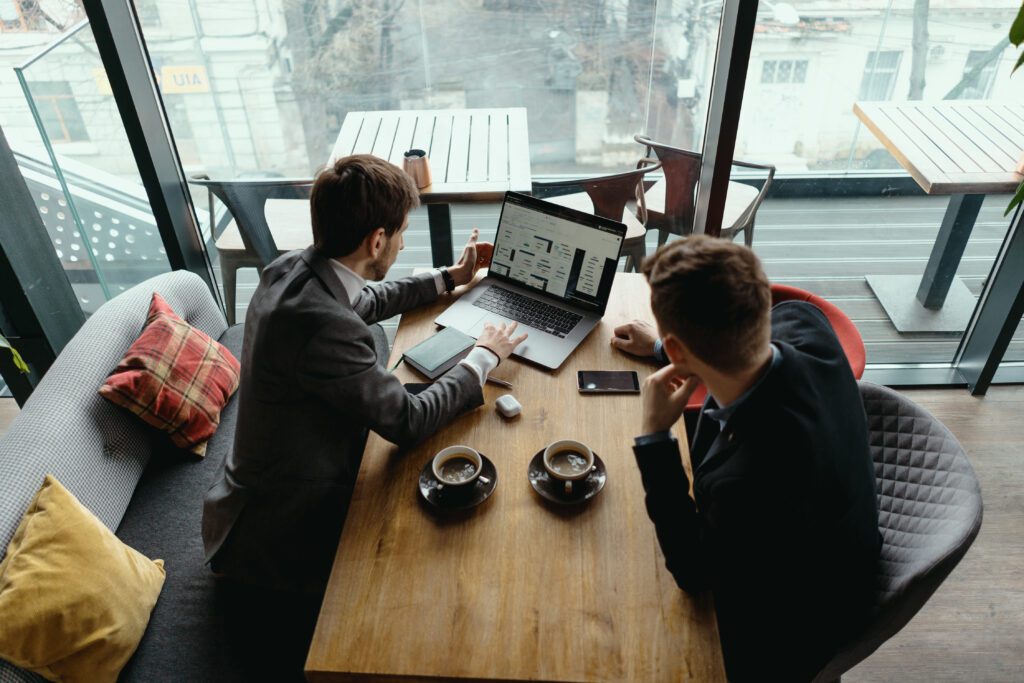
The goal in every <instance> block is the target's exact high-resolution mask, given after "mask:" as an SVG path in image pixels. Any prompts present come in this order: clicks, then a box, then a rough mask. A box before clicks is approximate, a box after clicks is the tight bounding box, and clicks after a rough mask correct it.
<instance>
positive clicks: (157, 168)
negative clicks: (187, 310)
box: [83, 0, 223, 307]
mask: <svg viewBox="0 0 1024 683" xmlns="http://www.w3.org/2000/svg"><path fill="white" fill-rule="evenodd" d="M83 4H84V5H85V11H86V14H87V15H88V17H89V24H90V27H91V28H92V32H93V35H94V36H95V37H96V45H97V48H98V49H99V52H100V57H101V58H102V59H103V67H104V69H105V70H106V72H107V80H109V81H110V88H111V90H112V91H113V93H114V100H115V101H116V102H117V109H118V111H119V112H120V114H121V121H122V122H123V124H124V128H125V132H126V133H127V134H128V141H129V142H130V143H131V147H132V153H133V154H134V155H135V163H136V164H137V165H138V168H139V175H140V176H142V184H143V185H144V186H145V188H146V194H147V195H148V196H149V204H150V208H151V209H152V211H153V217H154V218H155V219H156V224H157V227H158V228H159V229H160V236H161V238H162V239H163V243H164V249H165V250H166V251H167V258H168V260H169V261H170V264H171V268H173V269H174V270H181V269H187V270H190V271H192V272H193V273H196V274H197V275H199V276H200V277H202V278H203V279H204V280H206V284H207V285H208V286H209V287H210V291H212V292H213V296H214V298H216V299H217V301H218V302H220V301H221V297H220V292H219V291H218V288H217V286H216V283H215V280H214V276H213V268H212V265H211V263H210V261H209V258H208V257H207V255H206V252H205V251H204V249H203V243H202V236H201V232H200V230H199V219H198V217H197V216H196V213H195V209H194V208H193V207H192V199H191V196H190V195H189V191H188V186H187V184H186V181H185V176H184V173H182V170H181V163H180V160H179V159H178V152H177V149H176V148H175V147H174V141H173V137H172V134H171V131H170V127H169V126H168V124H167V116H166V114H165V112H164V108H163V102H162V100H161V99H160V96H159V94H158V90H157V84H156V79H155V77H154V75H153V69H152V65H151V62H150V59H149V53H148V52H147V50H146V47H145V44H144V43H143V41H142V32H141V29H140V27H139V24H138V21H137V20H136V17H135V13H134V10H133V9H132V3H130V2H126V1H125V0H83ZM222 307H223V305H222Z"/></svg>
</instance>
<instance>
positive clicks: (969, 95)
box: [960, 50, 1001, 100]
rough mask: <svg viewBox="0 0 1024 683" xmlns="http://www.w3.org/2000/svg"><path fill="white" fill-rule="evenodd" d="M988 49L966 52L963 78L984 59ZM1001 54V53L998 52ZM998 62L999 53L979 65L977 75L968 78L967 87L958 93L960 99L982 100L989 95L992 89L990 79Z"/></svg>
mask: <svg viewBox="0 0 1024 683" xmlns="http://www.w3.org/2000/svg"><path fill="white" fill-rule="evenodd" d="M989 52H990V50H971V51H970V52H968V53H967V62H966V63H965V64H964V76H963V77H964V78H967V75H968V74H969V73H970V72H971V70H972V69H974V68H975V67H976V66H977V65H978V64H979V63H981V62H982V61H984V60H985V58H986V56H987V55H988V54H989ZM1000 54H1001V53H1000ZM998 63H999V55H996V56H995V57H994V58H992V59H989V60H988V63H987V64H985V65H984V66H983V67H981V71H979V72H978V74H977V76H975V77H974V78H972V79H970V80H968V82H967V87H966V88H964V89H963V91H962V92H961V93H960V99H961V100H983V99H985V98H987V97H988V96H989V93H990V92H991V90H992V79H993V77H994V76H995V75H996V64H998Z"/></svg>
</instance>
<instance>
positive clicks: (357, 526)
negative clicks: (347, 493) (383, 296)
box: [306, 273, 725, 683]
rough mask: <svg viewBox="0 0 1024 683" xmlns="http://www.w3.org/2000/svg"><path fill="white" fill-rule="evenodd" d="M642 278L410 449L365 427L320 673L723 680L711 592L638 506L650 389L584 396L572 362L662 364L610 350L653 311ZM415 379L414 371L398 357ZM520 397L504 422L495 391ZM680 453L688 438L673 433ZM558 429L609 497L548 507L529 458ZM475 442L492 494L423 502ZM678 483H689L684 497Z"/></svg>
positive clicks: (420, 321) (404, 331)
mask: <svg viewBox="0 0 1024 683" xmlns="http://www.w3.org/2000/svg"><path fill="white" fill-rule="evenodd" d="M648 300H649V290H648V288H647V284H646V282H645V281H644V280H643V278H642V276H640V275H637V274H625V273H619V274H618V275H617V276H616V280H615V284H614V286H613V289H612V299H611V303H610V304H609V308H608V312H607V314H606V315H605V318H604V320H603V321H602V322H601V324H600V325H599V326H598V327H597V328H596V329H595V330H594V331H593V332H592V333H591V334H590V336H589V337H588V338H587V340H586V341H585V342H584V343H583V344H582V345H581V346H580V348H578V349H577V350H576V352H575V353H574V354H573V355H572V356H570V357H569V359H568V360H567V361H566V363H565V364H564V365H563V366H562V368H561V369H560V370H558V371H556V372H547V371H542V370H539V369H537V368H536V367H533V366H530V365H527V364H525V363H522V362H519V361H516V360H509V361H505V362H504V363H502V364H501V365H500V366H499V367H498V368H497V369H496V370H495V373H494V376H495V377H498V378H501V379H505V380H508V381H510V382H512V384H513V385H514V387H515V388H514V389H512V390H507V389H503V388H501V387H495V386H492V385H490V384H488V385H487V386H486V387H485V389H484V397H485V400H486V404H485V405H484V406H482V407H480V408H478V409H477V410H475V411H473V412H471V413H469V414H467V415H463V416H462V417H460V418H458V419H457V420H456V421H455V422H453V423H452V424H451V425H449V426H447V427H445V428H443V429H442V430H441V431H440V432H438V433H437V434H436V435H435V436H433V437H431V438H430V439H428V440H427V441H425V442H424V443H422V444H421V445H419V446H417V447H415V448H413V449H412V450H410V451H408V452H401V451H399V450H398V449H397V448H396V447H395V446H393V445H391V444H389V443H388V442H386V441H384V440H383V439H381V438H380V437H378V436H377V435H375V434H371V435H370V439H369V441H368V443H367V446H366V451H365V454H364V457H363V462H362V466H361V468H360V471H359V477H358V481H357V483H356V487H355V492H354V494H353V497H352V504H351V507H350V509H349V512H348V518H347V520H346V522H345V529H344V532H343V534H342V537H341V542H340V544H339V547H338V553H337V556H336V557H335V560H334V568H333V570H332V573H331V578H330V583H329V585H328V587H327V593H326V596H325V598H324V603H323V607H322V609H321V612H320V619H319V622H318V624H317V628H316V633H315V635H314V637H313V642H312V646H311V649H310V653H309V658H308V660H307V662H306V675H307V678H308V679H309V680H310V681H340V680H344V681H352V680H359V681H368V680H388V681H395V680H418V681H419V680H453V679H460V680H473V681H480V680H506V681H526V680H531V681H532V680H541V681H574V682H577V683H585V682H590V681H615V682H622V681H644V682H646V681H674V682H676V681H724V680H725V672H724V666H723V663H722V655H721V648H720V645H719V641H718V633H717V625H716V622H715V615H714V610H713V607H712V601H711V598H710V595H703V596H699V597H697V598H694V597H691V596H689V595H687V594H686V593H684V592H683V591H681V590H680V589H679V588H678V587H677V586H676V584H675V582H674V581H673V579H672V576H671V575H670V574H669V573H668V571H667V570H666V569H665V565H664V558H663V556H662V554H661V550H660V547H659V546H658V541H657V539H656V537H655V534H654V526H653V525H652V524H651V522H650V521H649V519H648V517H647V513H646V510H645V508H644V493H643V487H642V485H641V482H640V474H639V472H638V470H637V467H636V462H635V460H634V458H633V453H632V443H633V437H634V436H635V435H636V433H637V430H638V429H639V425H640V417H641V406H640V398H639V396H637V395H635V394H632V395H605V396H594V395H580V394H579V393H578V391H577V388H576V371H577V370H594V369H607V370H619V369H621V370H636V371H638V373H639V374H640V376H641V379H642V378H643V377H645V376H646V375H647V374H649V373H650V372H651V371H653V370H654V369H655V368H654V366H653V365H650V364H648V363H645V362H643V361H640V360H637V359H633V358H630V357H628V356H626V355H624V354H622V353H620V352H618V351H615V350H614V349H612V348H611V346H610V344H609V338H610V337H611V334H612V329H613V328H614V327H615V326H616V325H618V324H621V323H622V322H625V321H627V320H631V319H634V318H648V319H650V308H649V303H648ZM449 301H450V299H449V300H443V301H441V302H438V304H436V305H433V306H429V307H425V308H423V309H421V310H417V311H413V312H410V313H406V314H405V315H404V316H403V317H402V322H401V326H400V327H399V330H398V336H397V338H396V340H395V348H394V350H393V351H392V359H397V358H398V357H399V356H400V355H401V353H402V351H403V350H404V349H407V348H409V347H410V346H411V345H413V344H415V343H417V342H419V341H421V340H422V339H424V338H426V337H427V336H429V335H430V334H432V333H433V332H434V325H433V323H432V321H433V320H434V318H435V317H436V316H437V315H438V313H439V312H440V311H441V310H443V308H444V307H445V306H446V305H447V304H448V303H449ZM396 374H397V375H398V376H399V378H400V379H401V380H402V381H404V382H420V381H422V379H420V378H419V377H418V376H417V375H416V374H415V373H414V372H412V371H411V370H409V369H408V368H406V367H405V366H404V364H403V365H402V366H399V368H398V369H397V370H396ZM509 391H511V393H513V394H514V395H515V396H516V397H517V398H518V399H519V400H520V402H521V403H522V404H523V412H522V414H521V415H520V416H518V417H517V418H514V419H513V420H511V421H507V420H505V419H504V418H502V417H501V416H500V415H498V413H497V412H496V411H495V409H494V400H495V399H496V398H497V397H498V396H500V395H502V394H504V393H508V392H509ZM677 435H678V437H679V439H680V445H681V447H682V450H683V455H684V461H688V455H687V451H686V445H685V444H686V439H685V434H684V433H683V432H682V428H681V427H680V429H679V430H678V434H677ZM561 438H572V439H577V440H580V441H582V442H584V443H586V444H588V445H589V446H591V448H593V449H594V451H595V452H596V453H597V454H598V455H599V456H600V457H601V458H602V459H603V460H604V463H605V465H606V467H607V471H608V480H607V484H606V486H605V488H604V490H603V491H601V493H600V494H598V495H597V496H596V497H595V498H594V499H592V500H591V501H590V502H589V503H587V504H585V505H583V506H582V507H573V508H560V507H555V506H552V505H551V504H546V503H545V502H544V501H543V500H542V499H541V498H540V497H539V496H538V495H537V493H536V492H534V490H533V489H532V488H531V486H530V483H529V481H528V480H527V465H528V463H529V461H530V459H531V458H532V457H533V456H534V454H535V453H537V452H538V451H539V450H541V449H542V448H544V447H545V446H546V445H547V444H548V443H550V442H552V441H554V440H556V439H561ZM453 444H466V445H469V446H472V447H473V448H476V449H477V450H479V451H480V452H482V453H483V454H484V455H486V456H487V457H488V458H490V459H491V460H492V461H493V462H494V463H495V465H496V467H497V472H498V483H497V488H496V490H495V491H494V493H493V494H492V495H491V497H490V498H489V499H487V500H486V501H485V502H484V503H483V504H481V505H480V506H479V507H477V508H474V509H472V510H470V511H468V512H464V513H455V514H438V513H436V512H434V511H433V510H431V509H429V508H428V506H427V505H426V503H424V502H423V501H422V500H421V499H420V494H419V491H418V488H417V480H418V477H419V473H420V470H421V469H422V468H423V466H424V465H425V464H426V463H427V462H428V461H430V460H431V459H432V457H433V456H434V454H435V453H437V452H438V451H439V450H441V449H442V448H443V447H445V446H449V445H453ZM680 495H686V494H685V493H684V492H680Z"/></svg>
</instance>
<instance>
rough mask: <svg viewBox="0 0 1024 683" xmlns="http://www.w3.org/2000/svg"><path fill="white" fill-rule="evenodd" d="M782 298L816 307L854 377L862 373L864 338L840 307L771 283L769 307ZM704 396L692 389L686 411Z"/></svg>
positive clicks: (703, 391) (701, 390) (698, 404)
mask: <svg viewBox="0 0 1024 683" xmlns="http://www.w3.org/2000/svg"><path fill="white" fill-rule="evenodd" d="M783 301H806V302H808V303H811V304H814V305H815V306H817V307H818V308H819V309H820V310H821V312H822V313H824V314H825V317H826V318H828V321H829V322H830V323H831V324H832V329H833V330H835V333H836V336H837V337H839V343H840V345H842V347H843V351H844V352H845V353H846V360H848V361H849V362H850V369H851V370H853V376H854V377H855V378H856V379H860V378H861V377H862V376H863V375H864V365H865V364H866V363H867V352H866V351H865V350H864V340H863V339H861V336H860V332H859V331H858V330H857V326H856V325H854V324H853V321H852V320H850V319H849V318H848V317H847V316H846V314H845V313H843V311H842V309H840V308H839V307H838V306H836V305H835V304H833V303H830V302H828V301H826V300H825V299H822V298H821V297H820V296H818V295H817V294H811V293H810V292H808V291H807V290H804V289H800V288H798V287H790V286H789V285H772V306H774V305H775V304H778V303H782V302H783ZM706 397H707V389H706V388H705V387H704V386H703V385H701V386H700V387H698V388H697V390H696V391H695V392H693V396H691V397H690V400H689V402H687V404H686V410H687V411H694V410H700V408H701V406H702V405H704V399H705V398H706Z"/></svg>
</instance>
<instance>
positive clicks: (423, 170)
mask: <svg viewBox="0 0 1024 683" xmlns="http://www.w3.org/2000/svg"><path fill="white" fill-rule="evenodd" d="M402 169H403V170H404V171H405V172H406V173H408V174H409V177H410V178H412V181H413V182H414V183H416V187H417V189H420V190H422V189H423V188H424V187H428V186H429V185H430V183H431V182H432V181H431V179H430V159H428V158H427V153H426V152H424V151H423V150H422V149H410V150H409V151H408V152H406V153H405V158H403V159H402Z"/></svg>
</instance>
